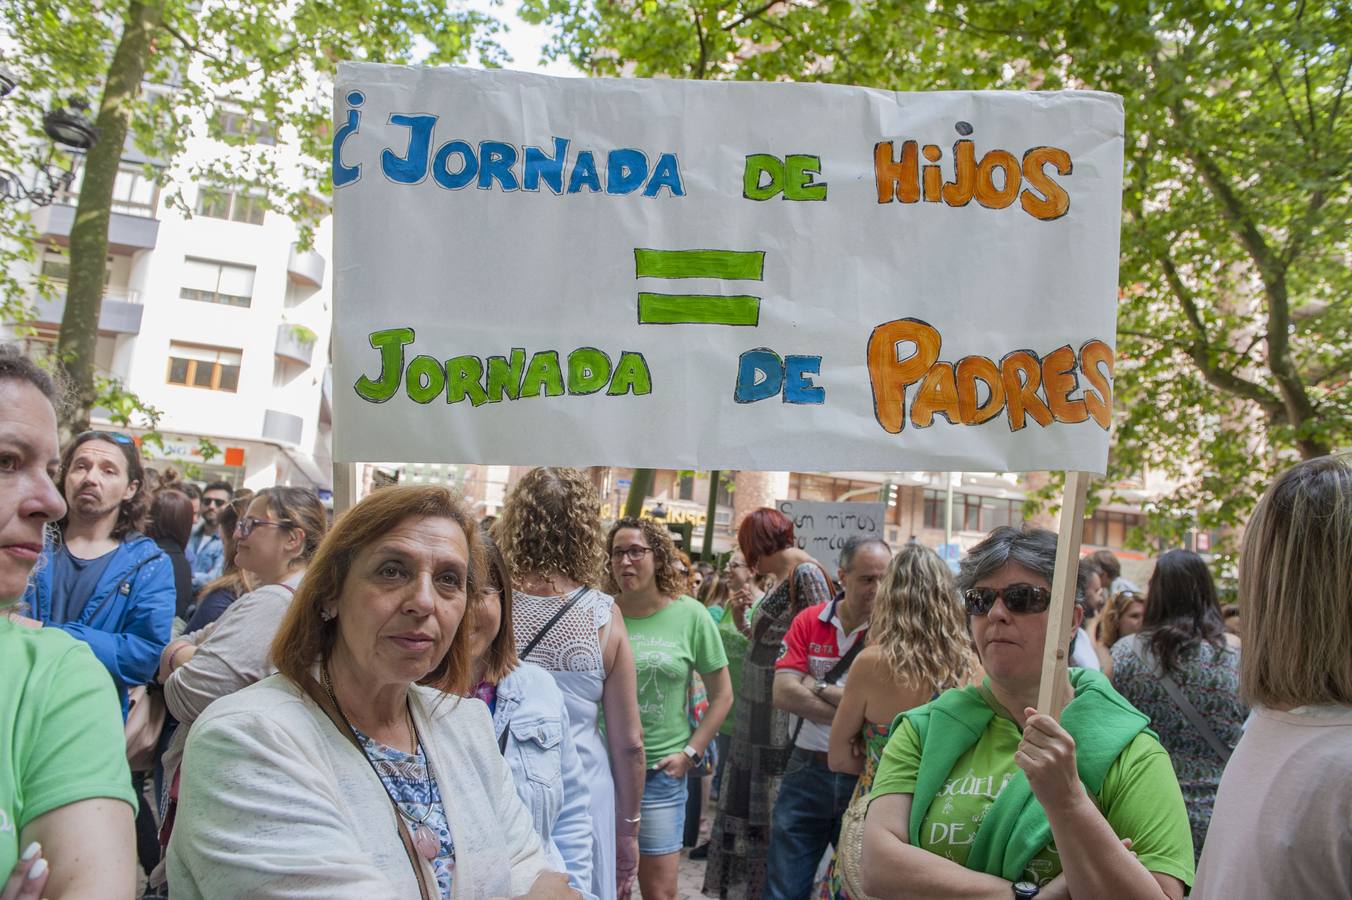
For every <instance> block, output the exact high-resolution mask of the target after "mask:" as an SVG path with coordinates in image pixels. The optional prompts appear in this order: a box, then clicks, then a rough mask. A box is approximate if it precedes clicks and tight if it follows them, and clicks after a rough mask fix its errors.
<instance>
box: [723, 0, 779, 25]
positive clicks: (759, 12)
mask: <svg viewBox="0 0 1352 900" xmlns="http://www.w3.org/2000/svg"><path fill="white" fill-rule="evenodd" d="M783 2H784V0H770V2H769V3H766V4H765V5H764V6H761V7H760V8H759V9H754V10H752V11H751V12H749V13H743V14H742V15H740V16H738V17H737V18H735V19H733V20H732V21H731V22H729V23H728V24H726V25H724V26H723V30H724V31H732V30H733V29H734V28H736V27H737V26H738V25H744V24H746V23H747V22H750V21H751V20H752V19H759V18H760V17H761V16H763V15H765V14H766V13H767V12H769V11H770V10H772V9H774V8H775V7H776V6H778V5H779V4H781V3H783Z"/></svg>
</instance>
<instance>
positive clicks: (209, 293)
mask: <svg viewBox="0 0 1352 900" xmlns="http://www.w3.org/2000/svg"><path fill="white" fill-rule="evenodd" d="M183 263H184V277H183V287H182V288H181V289H180V290H179V292H178V295H179V296H180V297H182V298H183V299H184V300H200V301H202V302H203V303H221V304H224V305H225V306H248V305H249V304H250V303H251V302H253V283H254V272H255V269H254V267H253V266H235V265H231V264H230V263H223V262H215V261H214V260H210V259H195V258H193V257H191V256H189V257H188V258H187V259H185V260H184V261H183Z"/></svg>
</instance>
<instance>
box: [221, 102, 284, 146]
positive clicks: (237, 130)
mask: <svg viewBox="0 0 1352 900" xmlns="http://www.w3.org/2000/svg"><path fill="white" fill-rule="evenodd" d="M216 124H217V126H219V127H220V129H221V134H223V135H224V136H226V137H227V138H246V139H249V140H252V141H253V142H254V143H255V144H267V145H268V146H272V145H274V144H276V143H277V135H276V133H275V132H273V130H272V126H271V125H269V124H268V123H267V122H260V121H258V120H257V119H255V118H253V117H252V116H250V115H249V114H248V113H245V112H240V111H239V110H234V109H225V108H221V109H218V110H217V111H216Z"/></svg>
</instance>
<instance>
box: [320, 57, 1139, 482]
mask: <svg viewBox="0 0 1352 900" xmlns="http://www.w3.org/2000/svg"><path fill="white" fill-rule="evenodd" d="M336 124H337V131H336V134H335V139H334V170H333V177H334V185H335V190H334V219H335V226H334V227H335V240H334V247H335V250H334V252H335V256H336V262H335V274H336V280H337V284H336V290H335V299H334V318H335V359H334V371H335V379H334V382H335V388H336V409H335V434H334V456H335V458H336V459H339V460H341V461H344V462H358V461H376V460H387V459H398V460H403V461H409V462H454V463H488V462H492V463H499V464H522V465H529V464H542V463H550V464H556V465H623V466H652V467H666V468H686V469H698V470H708V469H725V470H726V469H758V470H783V469H795V470H800V471H813V470H818V471H820V470H840V469H853V470H858V469H869V470H939V471H960V470H979V471H1029V470H1055V469H1081V470H1086V471H1091V472H1102V471H1104V469H1105V467H1106V462H1107V453H1108V428H1109V425H1110V415H1111V409H1112V378H1111V376H1112V366H1113V346H1114V338H1115V332H1116V327H1115V323H1116V301H1117V253H1118V220H1119V210H1120V203H1121V176H1122V134H1123V114H1122V102H1121V99H1120V98H1119V97H1116V96H1114V95H1109V94H1100V93H1087V92H1060V93H1000V92H974V93H929V94H899V93H891V92H886V91H876V90H867V89H863V88H851V87H841V86H832V85H820V84H750V83H733V82H687V81H669V80H625V79H557V78H550V77H547V76H538V75H525V74H520V73H514V72H505V71H494V72H479V71H472V70H467V69H454V68H441V69H430V68H406V67H398V66H381V65H374V64H365V63H360V64H358V63H354V64H345V65H343V66H342V67H341V68H340V70H339V79H338V85H337V94H336Z"/></svg>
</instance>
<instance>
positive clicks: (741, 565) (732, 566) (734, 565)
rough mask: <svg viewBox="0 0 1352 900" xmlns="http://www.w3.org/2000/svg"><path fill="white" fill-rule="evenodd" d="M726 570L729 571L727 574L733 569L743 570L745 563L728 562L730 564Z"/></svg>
mask: <svg viewBox="0 0 1352 900" xmlns="http://www.w3.org/2000/svg"><path fill="white" fill-rule="evenodd" d="M727 568H728V571H729V572H731V571H732V570H733V569H745V568H746V563H736V562H730V563H728V567H727Z"/></svg>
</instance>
